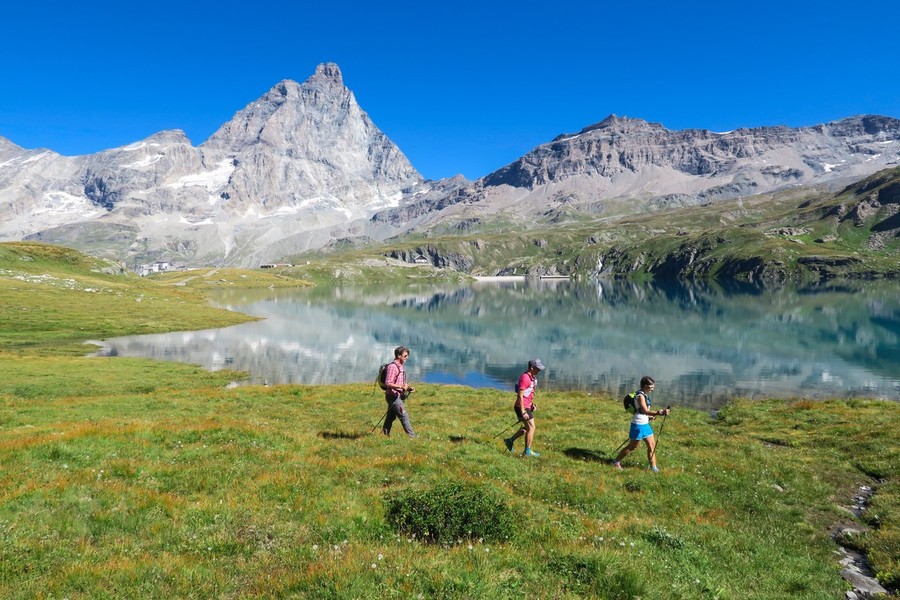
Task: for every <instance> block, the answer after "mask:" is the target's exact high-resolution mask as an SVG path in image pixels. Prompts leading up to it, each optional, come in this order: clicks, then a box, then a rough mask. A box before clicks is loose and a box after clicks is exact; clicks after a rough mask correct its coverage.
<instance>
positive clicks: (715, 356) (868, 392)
mask: <svg viewBox="0 0 900 600" xmlns="http://www.w3.org/2000/svg"><path fill="white" fill-rule="evenodd" d="M898 287H900V286H898V285H897V284H896V283H888V284H884V283H880V284H875V283H862V284H858V285H854V286H853V287H847V286H823V287H819V288H810V289H805V290H778V291H766V290H756V289H740V290H728V291H726V290H724V289H722V288H720V287H715V286H708V285H707V286H685V285H660V284H633V283H616V282H603V283H576V282H569V281H556V282H546V281H544V282H525V281H517V282H503V283H494V282H491V283H487V282H484V283H476V284H472V285H470V286H466V287H456V286H441V287H435V286H419V285H410V286H408V287H398V286H391V287H374V288H361V287H354V288H328V289H324V288H315V289H308V290H252V291H244V290H241V291H223V292H222V293H221V294H220V295H218V296H216V299H215V300H216V303H217V304H218V305H220V306H224V307H227V308H229V309H232V310H238V311H241V312H245V313H249V314H253V315H258V316H260V317H264V320H261V321H258V322H254V323H247V324H244V325H239V326H236V327H229V328H225V329H216V330H206V331H194V332H184V333H171V334H163V335H148V336H134V337H124V338H116V339H112V340H109V342H108V347H107V348H106V349H105V350H104V352H103V353H105V354H108V355H118V356H139V357H150V358H156V359H161V360H174V361H181V362H187V363H194V364H199V365H201V366H203V367H205V368H208V369H213V370H217V369H223V368H228V369H235V370H240V371H247V372H248V373H249V374H250V378H249V381H250V382H251V383H263V382H268V383H273V384H274V383H306V384H319V383H346V382H373V381H374V378H375V373H376V371H377V368H378V365H379V364H381V363H382V362H385V361H387V360H389V359H391V358H393V348H394V347H395V346H397V345H399V344H403V345H406V346H408V347H410V348H411V355H410V359H409V362H408V363H407V365H406V366H407V372H408V376H409V378H410V380H411V381H413V382H416V381H424V382H429V383H459V384H465V385H469V386H473V387H475V388H479V387H495V388H501V389H509V390H511V389H512V384H513V382H514V380H515V378H516V377H517V376H518V375H519V373H521V372H522V370H523V369H524V367H525V364H526V363H527V361H528V359H529V358H531V357H532V356H537V357H540V358H541V359H542V360H543V362H544V364H546V365H547V370H546V371H545V372H544V374H542V376H541V378H540V380H541V381H540V386H541V387H543V388H545V389H546V388H549V389H571V388H577V389H585V390H592V391H599V390H602V391H606V392H611V393H614V394H615V395H617V396H618V395H620V394H623V393H624V392H625V391H630V390H633V389H634V388H635V387H636V386H637V383H638V380H639V379H640V377H641V375H644V374H649V375H652V376H653V377H654V378H655V379H656V381H657V386H656V393H655V397H654V400H655V401H656V402H657V403H665V404H673V405H675V404H679V405H688V406H693V407H696V408H703V409H707V410H712V409H715V408H718V407H719V406H721V405H722V404H724V403H725V402H727V401H728V400H729V399H731V398H733V397H735V396H741V397H752V398H761V397H785V398H787V397H803V398H823V397H848V396H864V397H874V398H882V399H890V400H900V301H898V296H900V294H898V291H900V290H898Z"/></svg>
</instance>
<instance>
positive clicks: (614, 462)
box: [613, 460, 623, 471]
mask: <svg viewBox="0 0 900 600" xmlns="http://www.w3.org/2000/svg"><path fill="white" fill-rule="evenodd" d="M613 466H614V467H615V468H617V469H619V470H620V471H622V470H623V469H622V463H620V462H619V461H617V460H614V461H613Z"/></svg>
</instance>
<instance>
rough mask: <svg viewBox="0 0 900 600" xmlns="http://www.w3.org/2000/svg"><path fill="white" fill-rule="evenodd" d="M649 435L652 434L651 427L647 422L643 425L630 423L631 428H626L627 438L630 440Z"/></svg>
mask: <svg viewBox="0 0 900 600" xmlns="http://www.w3.org/2000/svg"><path fill="white" fill-rule="evenodd" d="M651 435H653V429H652V428H651V427H650V424H649V423H646V424H644V425H635V424H634V423H632V424H631V429H629V430H628V438H629V439H632V440H642V439H644V438H645V437H650V436H651Z"/></svg>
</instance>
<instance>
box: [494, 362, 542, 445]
mask: <svg viewBox="0 0 900 600" xmlns="http://www.w3.org/2000/svg"><path fill="white" fill-rule="evenodd" d="M543 370H544V363H542V362H541V359H539V358H532V359H531V360H529V361H528V369H526V370H525V372H524V373H522V374H521V375H520V376H519V381H518V382H517V383H516V402H515V404H513V410H515V411H516V416H517V417H518V418H519V420H518V421H517V423H519V422H521V423H522V427H520V428H519V430H518V431H516V432H515V433H514V434H513V435H512V437H508V438H505V439H504V440H503V443H504V444H505V445H506V449H507V450H509V451H510V452H512V451H513V442H515V441H516V440H517V439H519V438H520V437H522V436H523V435H524V436H525V451H524V452H523V453H522V456H528V457H532V458H537V457H539V456H540V454H539V453H537V452H535V451H534V450H532V449H531V444H532V442H533V441H534V426H535V424H534V411H535V409H536V408H537V407H536V406H535V405H534V389H535V387H537V375H538V373H540V372H541V371H543Z"/></svg>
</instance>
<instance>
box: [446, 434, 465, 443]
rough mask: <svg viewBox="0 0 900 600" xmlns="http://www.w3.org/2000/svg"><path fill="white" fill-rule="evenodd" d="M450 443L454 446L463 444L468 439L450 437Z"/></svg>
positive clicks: (457, 436) (462, 436) (459, 436)
mask: <svg viewBox="0 0 900 600" xmlns="http://www.w3.org/2000/svg"><path fill="white" fill-rule="evenodd" d="M450 441H451V442H453V443H454V444H462V443H463V442H466V441H468V439H467V438H466V436H464V435H451V436H450Z"/></svg>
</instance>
